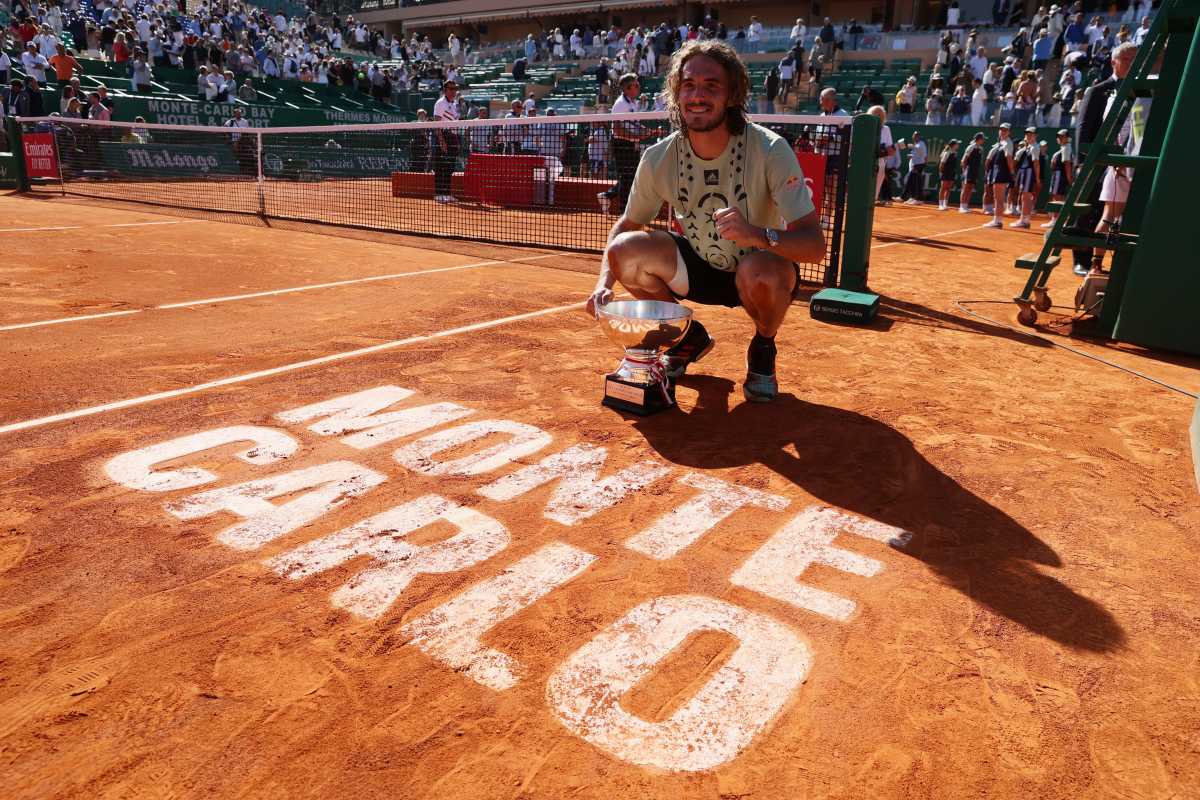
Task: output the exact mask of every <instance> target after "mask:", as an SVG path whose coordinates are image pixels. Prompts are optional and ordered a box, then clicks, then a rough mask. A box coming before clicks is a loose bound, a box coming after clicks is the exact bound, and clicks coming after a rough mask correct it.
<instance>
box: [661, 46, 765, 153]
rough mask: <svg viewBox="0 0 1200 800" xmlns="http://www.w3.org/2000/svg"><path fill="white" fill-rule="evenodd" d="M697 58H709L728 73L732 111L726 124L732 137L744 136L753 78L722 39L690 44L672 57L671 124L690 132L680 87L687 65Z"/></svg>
mask: <svg viewBox="0 0 1200 800" xmlns="http://www.w3.org/2000/svg"><path fill="white" fill-rule="evenodd" d="M696 56H708V57H709V58H711V59H712V60H713V61H716V62H717V63H718V64H720V65H721V67H722V68H723V69H724V70H725V75H726V76H727V77H728V78H729V108H728V109H726V115H725V124H726V126H728V128H729V132H730V133H732V134H734V135H737V134H740V133H742V132H743V131H744V130H746V122H747V120H746V102H747V100H748V98H749V96H750V74H749V73H748V72H747V71H746V65H745V64H743V63H742V60H741V59H740V58H738V54H737V52H736V51H735V50H734V49H733V48H732V47H730V46H729V45H727V44H725V42H722V41H721V40H719V39H705V40H704V41H700V40H693V41H690V42H687V43H686V44H684V45H683V47H681V48H679V49H678V50H676V51H675V54H674V55H672V56H671V63H670V65H669V66H668V67H667V112H668V113H669V114H670V115H671V124H672V125H674V126H675V127H676V128H678V129H679V130H681V131H684V130H687V125H685V124H684V121H683V112H682V111H681V110H680V108H679V85H680V84H681V83H682V82H683V66H684V64H686V63H687V62H688V61H689V60H690V59H692V58H695V57H696Z"/></svg>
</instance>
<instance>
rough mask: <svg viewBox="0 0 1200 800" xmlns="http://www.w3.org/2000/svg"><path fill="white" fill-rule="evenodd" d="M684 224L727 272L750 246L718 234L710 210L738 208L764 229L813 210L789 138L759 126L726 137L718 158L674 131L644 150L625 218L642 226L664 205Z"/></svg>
mask: <svg viewBox="0 0 1200 800" xmlns="http://www.w3.org/2000/svg"><path fill="white" fill-rule="evenodd" d="M663 203H667V204H668V205H670V206H671V212H672V213H673V214H674V215H675V219H676V221H677V222H678V223H679V225H680V227H682V228H683V234H684V236H686V237H687V240H688V241H689V242H690V243H691V245H692V248H693V249H694V250H695V251H696V253H697V254H699V256H700V257H701V258H703V259H704V260H705V261H707V262H708V263H709V264H711V265H712V266H713V267H715V268H716V269H720V270H724V271H726V272H731V271H733V270H734V269H736V268H737V265H738V262H739V261H741V259H742V256H744V255H746V253H747V252H749V251H748V250H747V249H746V248H743V247H739V246H738V245H737V244H736V243H734V242H732V241H730V240H728V239H722V238H721V236H720V235H719V234H718V233H717V227H716V224H715V223H714V222H713V219H712V215H713V212H714V211H717V210H719V209H722V208H730V207H736V208H738V209H740V210H741V212H742V214H743V215H744V216H745V217H746V219H747V220H748V221H749V222H750V224H751V225H756V226H758V227H763V228H767V227H769V228H786V227H787V226H788V225H789V224H790V223H792V222H795V221H796V220H798V219H800V218H802V217H806V216H808V215H809V214H811V213H812V212H813V210H814V209H813V201H812V191H811V190H810V189H809V187H808V185H807V184H806V183H805V181H804V173H803V172H802V171H801V169H800V164H799V163H798V162H797V161H796V154H795V153H793V152H792V148H791V147H790V146H789V145H788V143H787V140H786V139H784V138H783V137H782V136H779V135H778V134H775V133H772V132H771V131H769V130H767V129H766V128H764V127H762V126H761V125H755V124H753V123H751V124H749V125H747V126H746V130H745V132H744V133H742V134H741V135H740V136H732V137H730V139H729V144H728V146H726V148H725V152H723V153H722V154H721V155H720V156H718V157H717V158H714V159H712V160H711V161H707V160H705V159H702V158H700V157H699V156H697V155H696V154H695V153H694V152H693V151H692V148H691V145H690V144H689V143H688V140H687V137H686V136H684V135H683V134H681V133H680V132H678V131H676V132H675V133H672V134H671V135H670V136H668V137H667V138H665V139H663V140H662V141H661V142H659V143H658V144H656V145H654V146H653V147H651V148H649V149H647V150H646V152H644V153H643V154H642V160H641V162H640V163H639V164H638V169H637V175H636V176H635V177H634V180H633V190H632V191H631V192H630V195H629V204H628V205H627V206H626V208H625V216H626V217H628V218H629V219H631V220H633V221H634V222H638V223H641V224H643V225H648V224H650V222H652V221H653V220H654V218H655V217H656V216H658V211H659V209H661V208H662V204H663Z"/></svg>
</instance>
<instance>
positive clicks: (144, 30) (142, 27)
mask: <svg viewBox="0 0 1200 800" xmlns="http://www.w3.org/2000/svg"><path fill="white" fill-rule="evenodd" d="M133 27H134V28H136V29H137V35H138V39H139V40H140V41H142V42H148V41H150V20H149V19H148V18H147V17H146V15H145V14H142V16H140V17H138V21H137V22H135V23H133Z"/></svg>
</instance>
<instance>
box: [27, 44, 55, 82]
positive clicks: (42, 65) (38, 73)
mask: <svg viewBox="0 0 1200 800" xmlns="http://www.w3.org/2000/svg"><path fill="white" fill-rule="evenodd" d="M21 66H22V67H23V68H24V70H25V74H26V75H28V76H29V77H31V78H35V79H36V80H37V82H38V83H45V82H46V68H47V67H49V66H50V62H49V61H47V60H46V57H45V56H44V55H42V54H41V53H39V52H38V50H37V45H35V44H34V43H33V42H30V43H29V46H28V47H26V48H25V52H24V53H22V54H21Z"/></svg>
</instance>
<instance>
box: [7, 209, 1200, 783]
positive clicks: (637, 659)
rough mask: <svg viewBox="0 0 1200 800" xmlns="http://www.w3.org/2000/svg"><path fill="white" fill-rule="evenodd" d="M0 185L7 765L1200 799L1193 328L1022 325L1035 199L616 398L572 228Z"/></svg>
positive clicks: (337, 778) (729, 338) (289, 779)
mask: <svg viewBox="0 0 1200 800" xmlns="http://www.w3.org/2000/svg"><path fill="white" fill-rule="evenodd" d="M0 212H2V216H3V219H4V220H5V222H4V225H3V227H2V228H0V242H2V243H3V247H4V251H5V254H6V258H5V266H4V267H3V276H2V277H0V285H2V286H3V300H2V302H0V348H2V350H3V352H2V355H0V363H3V365H4V370H3V377H4V380H3V381H2V382H0V437H3V438H2V440H0V443H2V444H3V455H0V464H2V465H3V466H2V467H0V636H2V638H3V641H4V643H5V646H4V648H3V651H2V653H0V663H2V665H3V668H2V669H0V769H2V770H3V772H4V774H5V781H4V784H5V790H4V794H5V796H6V797H11V798H49V797H55V798H135V797H136V798H151V797H154V798H185V797H201V796H213V797H235V796H236V797H278V798H283V797H287V798H293V797H314V798H315V797H319V798H351V797H372V796H384V795H387V796H394V797H406V798H409V797H411V798H464V800H465V799H466V798H470V799H471V800H476V799H477V798H516V797H528V798H558V797H587V798H671V799H672V800H675V799H677V798H686V800H693V799H694V798H695V799H699V798H746V797H753V798H781V799H782V798H789V799H790V798H826V797H828V798H909V797H912V798H915V797H929V798H968V797H984V796H989V797H1029V798H1073V799H1079V798H1109V797H1120V798H1185V797H1195V796H1197V795H1200V778H1198V777H1197V776H1198V775H1200V750H1198V749H1197V744H1196V737H1195V732H1196V730H1197V729H1200V650H1198V649H1197V647H1196V642H1197V640H1198V638H1200V607H1198V605H1197V597H1200V577H1198V576H1197V572H1196V569H1195V565H1196V564H1197V563H1198V561H1200V543H1198V542H1197V539H1196V535H1195V534H1196V531H1198V530H1200V506H1198V504H1197V494H1196V486H1195V485H1194V481H1193V477H1192V476H1193V473H1192V465H1191V462H1190V453H1189V444H1188V438H1187V437H1188V434H1187V425H1188V421H1189V419H1190V417H1191V414H1192V409H1193V407H1194V405H1195V400H1194V399H1193V398H1192V397H1189V396H1188V394H1187V393H1192V394H1195V393H1197V392H1200V371H1198V370H1197V367H1200V360H1197V359H1189V358H1185V357H1182V356H1179V357H1177V356H1172V355H1169V354H1164V353H1159V352H1148V351H1143V350H1139V349H1137V348H1133V347H1128V346H1118V345H1112V344H1110V343H1106V342H1100V341H1095V340H1090V339H1088V338H1086V337H1082V336H1078V335H1077V336H1070V335H1069V334H1070V333H1071V322H1070V318H1071V316H1072V314H1071V312H1070V310H1069V309H1055V311H1054V312H1053V313H1050V314H1043V315H1042V316H1041V319H1040V323H1039V327H1038V328H1037V329H1020V330H1018V329H1016V328H1015V327H1010V326H1015V322H1014V317H1015V307H1014V306H1013V305H1012V304H1011V302H1008V300H1009V298H1011V297H1012V296H1013V294H1014V293H1015V292H1016V290H1017V289H1018V288H1019V286H1020V284H1021V282H1022V280H1023V275H1022V273H1019V272H1017V271H1015V270H1013V269H1012V262H1013V257H1014V256H1015V255H1019V254H1021V253H1023V252H1027V251H1030V250H1034V249H1036V248H1037V247H1038V246H1039V243H1040V237H1039V236H1038V235H1037V234H1036V233H1028V232H1018V231H1009V230H1005V231H990V230H982V229H980V228H979V227H978V225H979V224H980V223H982V222H983V221H984V218H983V217H982V216H980V215H978V214H976V215H971V216H962V215H959V214H956V213H938V212H937V211H936V210H933V209H932V208H930V207H924V208H895V209H890V208H889V209H881V210H880V211H879V213H878V214H877V215H876V219H875V230H874V242H873V250H872V255H871V287H872V289H874V290H875V291H876V292H879V293H880V294H882V295H883V297H884V300H883V308H882V311H881V319H880V320H879V321H878V322H877V323H876V324H874V325H873V326H870V327H866V328H860V327H850V326H837V325H829V324H825V323H820V322H816V321H814V320H812V319H810V318H809V316H808V313H807V312H808V309H807V308H806V307H805V305H804V304H803V303H798V304H797V305H795V306H794V307H793V309H792V312H791V314H790V315H789V318H788V320H787V322H786V323H785V325H784V328H783V331H782V332H781V334H780V337H779V344H780V355H779V369H780V382H781V390H782V394H781V396H780V398H779V399H778V401H777V402H775V403H773V404H771V405H763V406H760V405H752V404H748V403H745V402H744V401H743V400H742V395H741V391H740V387H739V385H738V384H739V383H740V381H741V378H742V375H743V372H744V363H743V358H744V348H745V343H746V341H747V339H748V337H749V336H750V333H751V326H750V323H749V321H748V320H747V318H746V317H745V315H744V314H743V313H742V312H741V311H740V310H727V309H720V308H702V309H700V310H699V312H698V318H700V319H702V320H703V321H704V322H705V324H706V325H707V326H708V328H709V330H710V331H712V332H713V334H714V336H715V337H716V338H717V340H718V345H717V348H716V349H715V350H714V351H713V353H712V354H711V355H710V356H709V357H708V358H707V359H705V360H704V361H703V362H702V363H701V364H698V365H696V367H695V368H693V370H692V371H691V373H690V374H689V376H688V377H687V378H685V379H684V381H683V382H682V384H681V385H680V387H679V390H678V398H679V408H678V409H675V410H671V411H668V412H665V413H663V414H660V415H658V416H654V417H649V418H645V419H636V418H632V417H624V416H622V415H620V414H618V413H615V412H613V411H611V410H609V409H606V408H602V407H601V406H600V398H601V392H602V382H603V375H604V374H605V373H606V372H608V371H609V370H611V369H612V368H613V367H614V366H615V365H616V363H617V361H618V359H619V355H620V354H619V352H618V351H617V350H616V349H615V348H614V347H613V345H612V344H611V343H610V342H608V340H607V339H605V338H604V336H603V334H602V333H601V331H600V330H599V328H598V326H597V325H596V324H595V322H594V321H592V320H591V319H590V318H588V317H587V316H585V315H584V314H583V313H581V305H582V301H583V300H584V299H585V298H586V296H587V294H588V292H589V291H590V289H591V286H592V284H593V282H594V277H593V276H594V274H595V269H596V266H597V258H596V257H593V256H587V255H572V254H563V253H559V252H552V251H547V250H533V249H522V248H507V247H497V246H482V245H474V244H470V243H468V242H461V241H458V242H455V241H441V240H436V239H425V238H416V237H401V236H395V235H382V234H380V235H374V234H365V233H363V234H345V235H336V236H335V235H328V234H329V233H331V232H332V231H331V229H328V228H324V229H323V228H319V227H312V228H309V229H301V228H299V227H298V226H295V225H291V226H288V225H283V224H282V223H271V225H270V226H266V225H255V224H244V221H243V224H234V223H232V222H228V221H223V220H221V219H219V218H218V217H216V216H215V215H207V216H205V215H194V216H180V215H170V216H168V215H165V214H160V213H157V212H152V211H147V210H145V209H143V208H139V207H138V206H134V205H125V206H102V205H98V204H96V203H88V202H84V201H81V200H66V199H60V198H51V197H38V198H31V197H27V196H18V195H9V196H4V197H0ZM1059 272H1061V273H1065V272H1066V270H1061V271H1059ZM1059 272H1056V274H1055V275H1054V277H1053V279H1052V281H1051V285H1050V288H1051V294H1052V295H1053V296H1055V297H1056V299H1058V300H1060V301H1062V300H1066V299H1067V298H1069V297H1070V296H1071V295H1072V294H1073V292H1074V289H1075V283H1076V279H1075V278H1074V277H1073V276H1071V275H1069V274H1059ZM961 301H989V302H987V303H973V304H965V305H964V304H960V303H961ZM967 309H970V310H971V311H973V312H975V313H977V314H980V315H983V316H984V317H987V318H990V320H992V321H988V320H987V319H983V318H980V317H978V316H973V315H971V314H969V313H967ZM1055 343H1057V344H1065V345H1068V346H1070V347H1072V348H1075V349H1076V350H1078V351H1081V352H1080V353H1073V352H1069V351H1067V350H1064V349H1062V348H1060V347H1057V346H1055ZM1088 356H1092V357H1094V358H1089V357H1088ZM1097 358H1098V359H1104V360H1107V361H1110V362H1113V363H1114V364H1116V365H1119V366H1120V367H1124V368H1125V370H1122V369H1118V368H1115V367H1114V366H1112V365H1109V364H1105V363H1102V362H1101V361H1099V360H1096V359H1097ZM1132 371H1136V372H1140V373H1143V374H1144V375H1146V376H1150V377H1152V378H1154V379H1157V380H1158V381H1160V382H1161V383H1153V382H1150V381H1148V380H1146V379H1144V378H1143V377H1138V376H1136V375H1134V374H1133V372H1132ZM1162 384H1169V385H1170V387H1175V388H1169V387H1166V386H1163V385H1162Z"/></svg>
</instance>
